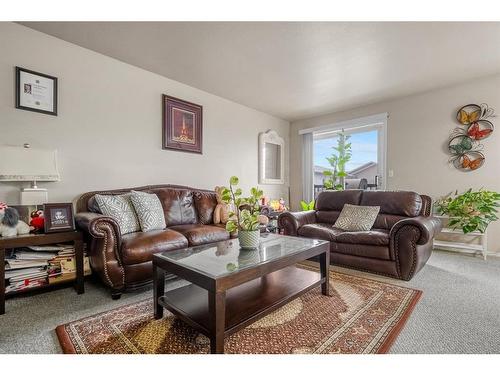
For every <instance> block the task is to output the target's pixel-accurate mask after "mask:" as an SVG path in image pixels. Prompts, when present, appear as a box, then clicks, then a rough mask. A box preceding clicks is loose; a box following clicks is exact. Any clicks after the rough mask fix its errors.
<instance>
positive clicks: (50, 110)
mask: <svg viewBox="0 0 500 375" xmlns="http://www.w3.org/2000/svg"><path fill="white" fill-rule="evenodd" d="M16 108H19V109H25V110H27V111H34V112H40V113H45V114H47V115H53V116H57V77H52V76H49V75H47V74H42V73H38V72H34V71H32V70H28V69H24V68H20V67H18V66H16Z"/></svg>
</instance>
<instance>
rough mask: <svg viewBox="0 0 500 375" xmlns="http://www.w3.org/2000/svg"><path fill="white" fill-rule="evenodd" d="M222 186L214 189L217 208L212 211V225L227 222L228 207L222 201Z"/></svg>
mask: <svg viewBox="0 0 500 375" xmlns="http://www.w3.org/2000/svg"><path fill="white" fill-rule="evenodd" d="M223 191H224V187H223V186H216V187H215V195H216V197H217V206H216V207H215V210H214V224H226V223H227V222H228V220H229V205H228V204H226V203H224V202H223V201H222V192H223Z"/></svg>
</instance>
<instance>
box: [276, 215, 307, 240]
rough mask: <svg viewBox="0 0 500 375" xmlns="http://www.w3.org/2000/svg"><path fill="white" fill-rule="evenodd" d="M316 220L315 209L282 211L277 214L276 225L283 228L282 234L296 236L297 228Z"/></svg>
mask: <svg viewBox="0 0 500 375" xmlns="http://www.w3.org/2000/svg"><path fill="white" fill-rule="evenodd" d="M315 222H316V211H314V210H311V211H300V212H289V211H287V212H283V213H282V214H280V216H278V227H279V228H280V229H283V234H286V235H289V236H296V235H297V231H298V230H299V228H300V227H301V226H303V225H306V224H313V223H315Z"/></svg>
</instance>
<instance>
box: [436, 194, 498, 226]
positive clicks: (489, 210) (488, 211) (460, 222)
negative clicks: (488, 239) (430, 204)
mask: <svg viewBox="0 0 500 375" xmlns="http://www.w3.org/2000/svg"><path fill="white" fill-rule="evenodd" d="M499 201H500V194H499V193H497V192H494V191H488V190H483V189H479V190H478V191H472V189H469V190H467V191H466V192H465V193H463V194H458V191H456V192H455V193H454V194H453V196H452V194H451V193H450V194H448V195H447V196H445V197H443V198H441V199H439V200H438V201H437V202H436V207H437V211H438V213H439V214H442V215H448V216H449V217H450V221H449V223H448V225H449V226H450V227H451V228H461V229H462V231H463V232H464V233H470V232H474V231H479V232H481V233H484V231H485V230H486V228H487V227H488V225H489V224H490V223H491V222H493V221H496V220H498V216H497V215H496V214H497V207H499V206H500V204H499V203H498V202H499Z"/></svg>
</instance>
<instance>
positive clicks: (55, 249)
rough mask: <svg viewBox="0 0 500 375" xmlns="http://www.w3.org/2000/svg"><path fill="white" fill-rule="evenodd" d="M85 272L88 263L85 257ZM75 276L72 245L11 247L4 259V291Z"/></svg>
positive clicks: (69, 278)
mask: <svg viewBox="0 0 500 375" xmlns="http://www.w3.org/2000/svg"><path fill="white" fill-rule="evenodd" d="M84 259H85V261H84V270H85V274H86V275H88V274H90V264H89V260H88V257H87V256H85V258H84ZM75 278H76V267H75V248H74V246H73V245H67V244H58V245H49V246H28V247H22V248H17V249H13V250H11V251H10V252H9V253H8V254H7V257H6V259H5V280H6V284H7V286H6V287H5V292H6V293H9V292H15V291H19V290H24V289H31V288H36V287H40V286H43V285H46V284H53V283H54V284H55V283H58V282H62V281H67V280H73V279H75Z"/></svg>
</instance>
